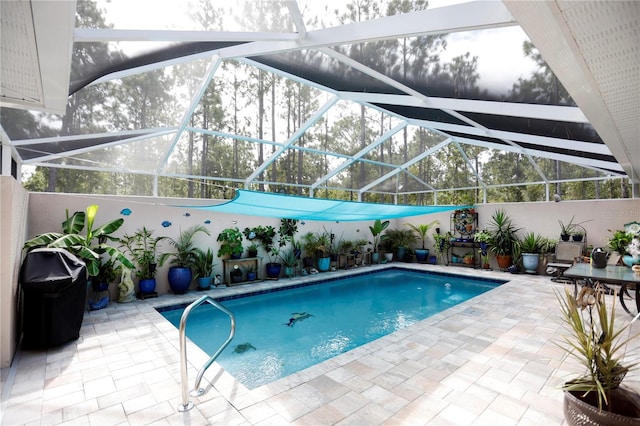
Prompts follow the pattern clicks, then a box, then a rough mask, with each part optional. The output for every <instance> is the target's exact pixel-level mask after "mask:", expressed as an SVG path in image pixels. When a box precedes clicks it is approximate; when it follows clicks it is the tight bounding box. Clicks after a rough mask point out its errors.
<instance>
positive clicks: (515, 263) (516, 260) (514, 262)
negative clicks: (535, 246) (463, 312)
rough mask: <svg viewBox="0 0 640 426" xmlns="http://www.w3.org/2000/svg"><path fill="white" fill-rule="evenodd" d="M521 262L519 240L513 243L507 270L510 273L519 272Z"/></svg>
mask: <svg viewBox="0 0 640 426" xmlns="http://www.w3.org/2000/svg"><path fill="white" fill-rule="evenodd" d="M521 263H522V249H521V248H520V240H518V241H516V242H515V243H514V244H513V254H512V255H511V265H510V266H509V267H508V268H507V271H509V272H511V273H512V274H519V273H520V271H521V269H520V264H521Z"/></svg>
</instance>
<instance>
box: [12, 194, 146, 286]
mask: <svg viewBox="0 0 640 426" xmlns="http://www.w3.org/2000/svg"><path fill="white" fill-rule="evenodd" d="M97 214H98V206H97V205H95V204H93V205H90V206H88V207H87V210H86V213H85V212H81V211H80V212H75V213H74V214H72V215H71V216H69V211H68V210H67V212H66V215H67V218H66V220H65V221H64V222H62V233H58V232H49V233H45V234H41V235H38V236H36V237H34V238H32V239H30V240H28V241H27V242H26V243H25V244H24V247H23V249H24V250H31V249H34V248H37V247H57V248H64V249H66V250H68V251H70V252H71V253H73V254H75V255H76V256H78V257H79V258H80V259H82V260H83V261H84V262H85V264H86V265H87V272H88V274H89V276H90V277H95V276H97V275H98V273H99V269H100V265H101V264H102V257H101V256H102V255H106V256H107V258H109V259H114V260H116V261H118V262H120V263H122V264H123V265H124V266H126V267H127V268H134V265H133V264H132V263H131V261H130V260H129V259H127V257H126V256H125V255H124V254H123V253H122V252H121V251H120V250H118V249H116V248H115V247H112V246H110V245H109V244H107V241H112V242H119V239H118V238H117V237H114V236H113V235H111V234H113V233H114V232H115V231H117V230H118V229H119V228H120V227H121V226H122V224H123V223H124V219H122V218H118V219H115V220H112V221H110V222H107V223H105V224H103V225H101V226H99V227H97V228H94V227H93V224H94V221H95V218H96V215H97ZM85 228H86V229H85ZM83 230H84V231H85V234H84V235H82V234H81V232H82V231H83Z"/></svg>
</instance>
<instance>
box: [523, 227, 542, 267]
mask: <svg viewBox="0 0 640 426" xmlns="http://www.w3.org/2000/svg"><path fill="white" fill-rule="evenodd" d="M541 245H542V236H541V235H540V234H536V233H535V232H533V231H532V232H527V233H526V234H524V236H523V237H522V240H521V241H520V251H521V253H522V266H523V267H524V271H525V272H526V273H528V274H535V273H536V272H537V270H538V263H539V262H540V247H541Z"/></svg>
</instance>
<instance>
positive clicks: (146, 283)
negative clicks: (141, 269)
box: [138, 278, 156, 294]
mask: <svg viewBox="0 0 640 426" xmlns="http://www.w3.org/2000/svg"><path fill="white" fill-rule="evenodd" d="M138 288H139V289H140V293H143V294H147V293H153V292H154V291H156V279H155V278H145V279H142V280H140V282H139V283H138Z"/></svg>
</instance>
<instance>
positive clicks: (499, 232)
mask: <svg viewBox="0 0 640 426" xmlns="http://www.w3.org/2000/svg"><path fill="white" fill-rule="evenodd" d="M487 230H488V232H489V233H490V234H491V243H490V250H491V251H492V252H494V253H495V254H496V255H497V256H512V255H513V250H514V247H515V245H516V244H517V243H518V241H519V239H518V235H517V233H518V231H519V230H520V228H516V227H515V225H514V224H513V222H512V220H511V218H510V217H509V216H508V215H507V212H506V211H505V210H504V209H499V210H496V211H495V212H494V213H493V214H492V215H491V220H490V221H489V227H488V229H487Z"/></svg>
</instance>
